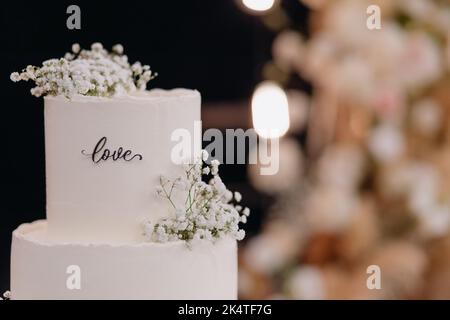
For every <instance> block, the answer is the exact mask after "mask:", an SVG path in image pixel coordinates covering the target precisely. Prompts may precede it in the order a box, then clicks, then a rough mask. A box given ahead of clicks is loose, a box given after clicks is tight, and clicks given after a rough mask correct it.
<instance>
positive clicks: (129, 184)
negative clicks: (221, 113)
mask: <svg viewBox="0 0 450 320" xmlns="http://www.w3.org/2000/svg"><path fill="white" fill-rule="evenodd" d="M118 50H119V51H121V48H118ZM74 52H75V53H76V54H79V57H78V58H76V59H79V60H80V61H81V62H80V61H78V60H72V61H69V62H67V61H66V60H64V59H61V60H59V61H58V60H52V61H50V62H44V66H43V67H42V68H47V67H48V68H49V69H48V70H50V72H54V73H55V74H56V76H57V77H58V76H59V75H60V73H59V71H58V70H59V69H58V68H61V70H62V71H61V72H62V73H64V72H66V70H68V71H67V72H68V73H69V74H70V78H69V77H67V78H62V79H56V80H53V79H50V78H46V79H45V81H44V80H41V81H38V80H36V79H38V77H43V76H47V74H48V73H44V72H41V71H37V72H36V70H37V69H33V67H29V68H27V69H26V70H25V71H24V73H22V74H20V75H19V74H18V73H15V74H12V76H11V79H13V80H14V81H18V80H29V79H31V80H34V81H35V82H36V84H37V85H38V86H39V85H41V87H39V88H37V89H36V88H34V89H32V93H33V94H35V95H38V96H39V95H44V94H42V93H43V90H46V92H47V93H48V94H46V97H45V100H44V101H45V103H44V112H45V161H46V186H47V220H42V221H36V222H33V223H27V224H23V225H21V226H19V227H18V228H17V229H16V230H15V231H14V233H13V239H12V254H11V298H12V299H235V298H236V295H237V248H236V240H235V239H234V238H232V237H229V238H228V237H220V239H219V240H217V241H209V240H210V239H202V238H200V239H197V241H195V242H192V243H189V244H188V243H187V242H186V241H185V240H175V241H168V242H165V243H158V242H151V241H150V242H149V241H146V239H145V238H144V235H143V231H142V221H143V219H150V220H152V221H158V219H161V218H164V217H169V216H170V215H173V214H174V213H173V212H172V211H171V210H169V208H168V206H167V204H166V203H165V202H163V200H162V199H159V198H158V197H156V196H155V194H156V193H155V189H156V186H157V185H158V180H159V179H160V176H161V175H165V176H167V177H173V176H176V175H177V174H178V173H179V171H180V170H181V168H180V166H179V165H177V164H175V163H174V162H173V161H172V160H171V151H172V148H173V146H174V145H175V144H176V141H173V137H172V133H173V132H174V130H176V129H185V130H187V131H188V132H189V133H191V137H194V138H195V137H197V139H198V140H200V137H199V136H198V134H197V135H195V132H194V127H195V125H194V123H195V122H196V121H199V120H200V94H199V92H197V91H194V90H187V89H174V90H170V91H165V90H156V89H155V90H151V91H145V90H130V91H129V92H126V93H123V94H116V95H114V96H112V95H111V96H108V95H107V94H105V92H106V91H105V90H106V89H105V90H104V88H106V87H102V84H101V81H105V83H106V82H108V81H109V80H108V79H107V81H106V80H105V78H101V77H99V76H98V74H99V73H98V72H97V71H96V70H97V69H95V68H97V66H98V64H99V63H100V64H101V63H103V61H104V60H105V59H108V61H106V63H105V65H106V66H107V67H109V66H110V65H111V61H112V63H114V64H115V65H113V67H116V68H122V69H120V70H119V71H120V72H125V73H124V74H125V76H126V77H129V78H130V79H132V80H133V79H134V80H135V79H136V78H138V77H139V74H137V76H136V73H135V69H133V67H132V68H130V70H133V71H128V69H127V68H129V65H128V63H127V60H126V59H125V58H123V57H122V56H121V55H120V53H121V52H119V53H118V54H117V55H113V54H108V53H106V52H105V51H104V49H103V48H102V47H101V46H100V45H99V44H98V45H93V51H92V52H90V51H86V52H85V53H83V51H82V52H81V53H77V52H79V49H78V48H75V49H74ZM83 54H85V55H86V57H83ZM72 59H73V58H72ZM83 59H84V60H83ZM102 59H103V60H102ZM120 59H122V60H120ZM79 62H80V63H81V64H82V65H83V64H86V63H90V66H89V67H90V68H94V69H93V70H94V71H93V72H91V73H89V76H91V75H93V77H94V80H91V82H89V81H88V82H87V87H86V88H84V87H83V86H86V83H85V82H83V81H85V78H86V77H87V76H85V75H83V74H82V72H84V71H83V70H81V69H77V68H79V64H77V63H79ZM117 65H118V66H119V67H117ZM123 66H125V67H123ZM138 67H139V68H140V65H139V66H138ZM34 68H35V67H34ZM51 68H52V69H51ZM55 70H56V72H55ZM80 70H81V71H80ZM99 70H101V69H99ZM145 70H148V69H145V68H144V71H138V73H139V72H141V73H142V74H144V76H145ZM88 71H90V70H88ZM107 71H108V70H107ZM33 72H34V74H33ZM39 72H40V73H39ZM96 72H97V73H96ZM102 72H103V71H102ZM36 74H37V76H36ZM80 74H81V76H83V77H84V78H81V76H80ZM101 74H103V73H101ZM110 74H111V75H112V76H111V79H113V80H111V81H109V82H108V84H107V85H109V86H110V87H108V90H118V89H119V85H115V84H114V81H116V82H117V83H118V84H120V85H122V84H123V83H124V82H123V80H121V79H117V77H116V78H114V76H115V75H117V74H118V72H117V70H112V71H111V72H110ZM119 76H120V73H119ZM78 78H79V79H80V80H78ZM66 80H67V81H73V83H67V81H66ZM134 80H133V81H134ZM64 81H66V82H64ZM45 82H46V83H48V85H47V84H45ZM99 83H100V84H99ZM111 83H113V84H114V85H115V86H114V87H113V86H112V85H111ZM55 84H56V85H57V86H58V87H56V89H55V88H54V87H53V86H54V85H55ZM137 84H139V81H137ZM126 85H128V84H126ZM61 86H66V87H67V88H73V87H74V86H75V87H76V88H78V89H76V90H78V92H76V94H74V95H71V96H70V97H67V91H63V92H64V94H60V93H59V91H61V90H65V87H61ZM77 86H78V87H77ZM124 87H126V86H125V85H124ZM33 90H34V91H33ZM87 90H90V91H87ZM102 90H103V91H102ZM55 91H57V92H56V94H55ZM79 92H81V93H83V94H78V93H79ZM97 92H100V93H101V94H97ZM84 93H86V94H84ZM96 94H97V96H96ZM200 146H201V141H193V142H192V148H193V150H194V151H199V149H200ZM180 239H181V236H180Z"/></svg>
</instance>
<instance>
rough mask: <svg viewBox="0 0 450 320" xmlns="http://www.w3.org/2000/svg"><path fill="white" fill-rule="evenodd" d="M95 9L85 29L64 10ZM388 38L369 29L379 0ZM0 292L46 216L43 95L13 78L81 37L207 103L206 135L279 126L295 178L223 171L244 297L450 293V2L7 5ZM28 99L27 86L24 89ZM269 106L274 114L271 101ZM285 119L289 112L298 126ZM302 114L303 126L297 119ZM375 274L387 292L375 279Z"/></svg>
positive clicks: (240, 168) (247, 169) (284, 161)
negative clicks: (375, 270)
mask: <svg viewBox="0 0 450 320" xmlns="http://www.w3.org/2000/svg"><path fill="white" fill-rule="evenodd" d="M74 3H75V4H78V5H79V6H80V8H81V16H82V18H81V21H82V22H81V24H82V28H81V30H75V31H71V30H68V29H67V28H66V19H67V14H66V13H65V12H66V8H67V6H68V5H70V4H74ZM373 4H375V5H378V6H379V8H380V9H381V29H377V30H369V29H368V28H367V25H366V20H367V18H368V17H369V14H367V13H366V10H367V7H368V6H369V5H373ZM0 10H1V11H0V12H1V21H0V23H1V28H0V34H1V38H2V40H3V43H2V49H1V52H2V53H1V55H2V59H1V63H0V64H1V75H2V76H1V79H0V81H1V87H2V88H3V89H2V106H3V108H2V112H1V115H2V118H1V119H2V126H1V127H2V136H3V137H6V139H4V140H3V143H4V145H3V156H2V157H1V158H2V161H4V162H5V164H4V165H3V172H2V173H3V177H4V181H3V187H4V188H3V190H2V192H1V196H2V200H3V201H2V202H1V204H2V206H1V209H0V212H1V217H0V218H1V222H0V291H4V290H6V289H8V287H9V254H10V251H9V246H10V240H11V232H12V231H13V230H14V229H15V228H16V227H17V226H18V225H19V224H20V223H22V222H26V221H31V220H35V219H40V218H44V217H45V172H44V163H45V162H44V161H45V158H44V135H43V110H42V108H43V102H42V99H36V98H34V97H32V96H31V95H29V94H26V90H24V86H26V85H17V84H13V83H12V82H10V80H9V74H10V73H11V72H12V71H16V70H19V69H21V68H23V67H25V66H26V65H27V64H34V65H37V64H40V62H41V61H43V60H45V59H47V58H51V57H59V56H62V55H63V54H64V53H65V52H66V51H69V49H70V46H71V44H72V43H74V42H78V43H80V44H81V45H82V46H84V47H88V46H89V45H90V44H91V43H92V42H96V41H101V42H102V43H103V44H104V46H105V47H111V46H112V45H113V44H115V43H122V44H123V45H124V47H125V53H126V54H127V55H128V56H129V57H130V60H131V61H134V60H141V61H142V62H144V63H149V64H150V65H151V67H152V70H155V71H157V72H158V73H159V76H158V77H157V78H156V79H155V80H153V81H151V83H150V85H149V86H150V87H162V88H173V87H187V88H194V89H198V90H199V91H200V92H201V94H202V99H203V104H202V120H203V127H204V129H207V128H219V129H222V130H225V129H226V128H243V129H247V128H252V127H254V128H255V129H256V130H257V131H258V129H261V128H258V123H254V122H253V119H257V118H260V119H261V118H263V119H271V121H270V126H271V127H273V128H275V129H278V132H280V134H279V138H280V154H279V161H280V170H279V172H278V173H277V174H276V175H272V176H262V175H260V174H259V173H260V171H259V168H260V165H258V164H255V165H247V166H246V165H224V166H223V168H222V170H221V172H222V174H221V175H222V177H223V180H224V181H225V182H226V183H227V185H228V186H229V189H231V190H238V191H240V192H241V193H242V194H243V203H244V204H245V205H246V206H249V207H250V208H251V209H252V215H251V217H250V219H249V223H248V225H247V228H246V229H247V233H248V236H247V238H246V240H244V241H243V242H242V243H240V248H239V250H240V251H239V265H240V266H239V296H240V297H241V298H245V299H419V298H424V299H450V231H449V227H450V148H449V146H450V122H449V119H450V117H449V115H450V1H448V0H435V1H434V0H392V1H390V0H370V1H365V0H221V1H218V0H216V1H206V0H203V1H201V0H190V1H151V2H150V1H148V2H145V3H144V2H139V1H127V3H126V6H119V5H118V4H115V3H113V2H106V1H104V2H103V1H96V2H95V3H94V2H87V1H86V2H83V1H73V2H66V1H58V2H50V1H49V2H47V3H44V2H34V3H30V4H22V3H18V2H9V3H5V4H3V5H2V6H1V8H0ZM27 88H28V87H27ZM268 101H271V102H272V103H268ZM286 118H287V119H286ZM286 120H288V121H286ZM369 265H378V266H379V267H380V269H381V285H382V289H381V290H369V289H368V288H367V286H366V280H367V278H368V276H369V275H368V274H367V272H366V270H367V267H368V266H369Z"/></svg>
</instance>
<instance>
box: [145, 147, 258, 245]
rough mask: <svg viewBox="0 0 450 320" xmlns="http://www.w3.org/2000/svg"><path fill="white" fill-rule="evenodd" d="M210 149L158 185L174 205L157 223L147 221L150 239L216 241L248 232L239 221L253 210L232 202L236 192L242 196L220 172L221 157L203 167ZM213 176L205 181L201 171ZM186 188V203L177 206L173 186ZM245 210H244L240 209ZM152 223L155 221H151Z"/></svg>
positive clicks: (162, 240)
mask: <svg viewBox="0 0 450 320" xmlns="http://www.w3.org/2000/svg"><path fill="white" fill-rule="evenodd" d="M206 155H207V153H206V152H202V154H201V156H200V157H199V158H198V159H197V160H196V161H195V162H194V163H192V164H185V165H184V166H183V168H184V170H185V173H184V175H183V176H182V177H178V178H176V179H174V180H170V179H168V178H166V177H161V178H160V186H158V188H157V193H158V195H159V196H161V197H163V198H165V199H167V200H168V202H169V203H170V206H172V207H173V209H174V215H173V217H171V218H164V219H160V220H159V221H157V222H156V224H155V226H154V227H150V228H149V227H148V225H144V234H145V235H146V237H147V239H149V240H151V241H156V242H167V241H175V240H184V241H188V242H189V241H192V240H200V239H204V240H209V241H215V240H217V239H220V238H223V237H225V236H231V237H233V238H235V239H236V240H242V239H243V238H244V236H245V232H244V231H243V230H241V229H239V223H246V222H247V217H248V215H249V214H250V210H249V209H248V208H245V209H244V210H242V206H240V205H234V204H232V203H231V201H232V200H233V196H234V199H235V201H236V202H239V201H240V200H241V198H242V196H241V194H240V193H238V192H235V193H234V194H233V193H232V192H231V191H230V190H228V189H227V188H226V186H225V184H224V183H223V181H222V179H221V178H220V176H219V175H218V174H217V172H218V166H219V161H217V160H213V161H212V162H211V164H210V165H209V166H208V165H206V166H205V167H203V162H204V161H205V159H207V157H206ZM213 172H215V174H213V175H214V176H213V178H212V179H211V180H210V181H209V183H206V182H204V181H203V180H202V175H208V174H209V173H213ZM180 185H182V188H181V190H187V191H188V195H187V198H186V201H185V202H184V203H185V206H181V207H178V206H177V205H176V204H175V201H174V200H173V199H172V191H173V190H174V189H180ZM241 211H242V213H240V212H241ZM151 226H153V225H151Z"/></svg>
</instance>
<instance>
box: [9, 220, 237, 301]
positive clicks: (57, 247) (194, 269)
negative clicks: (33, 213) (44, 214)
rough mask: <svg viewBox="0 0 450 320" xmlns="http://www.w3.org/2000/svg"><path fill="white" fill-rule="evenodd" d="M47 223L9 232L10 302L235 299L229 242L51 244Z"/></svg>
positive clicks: (234, 265) (232, 247) (233, 254)
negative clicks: (17, 300)
mask: <svg viewBox="0 0 450 320" xmlns="http://www.w3.org/2000/svg"><path fill="white" fill-rule="evenodd" d="M46 231H47V223H46V221H43V220H41V221H36V222H33V223H29V224H22V225H21V226H19V227H18V228H17V229H16V230H15V231H14V233H13V239H12V251H11V298H12V299H202V300H208V299H236V298H237V246H236V241H234V240H232V239H222V240H220V241H218V242H216V243H214V244H213V243H210V242H207V241H199V242H196V243H194V244H192V246H191V247H187V245H186V244H185V243H184V242H181V241H180V242H172V243H167V244H159V243H140V244H123V245H108V244H85V243H59V242H51V241H49V240H48V239H47V237H46Z"/></svg>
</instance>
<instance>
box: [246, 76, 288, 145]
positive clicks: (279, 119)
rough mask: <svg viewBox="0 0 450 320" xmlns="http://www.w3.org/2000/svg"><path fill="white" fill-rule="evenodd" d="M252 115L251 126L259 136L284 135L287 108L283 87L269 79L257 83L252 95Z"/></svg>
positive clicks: (286, 127) (286, 123)
mask: <svg viewBox="0 0 450 320" xmlns="http://www.w3.org/2000/svg"><path fill="white" fill-rule="evenodd" d="M252 117H253V127H254V128H255V131H256V132H257V133H258V134H259V135H260V136H261V137H263V138H266V139H272V138H278V137H281V136H282V135H284V134H285V133H286V131H287V130H288V129H289V109H288V99H287V97H286V93H285V92H284V91H283V89H281V88H280V87H279V86H278V85H277V84H275V83H274V82H270V81H266V82H263V83H261V84H260V85H258V87H256V89H255V92H254V93H253V97H252Z"/></svg>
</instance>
